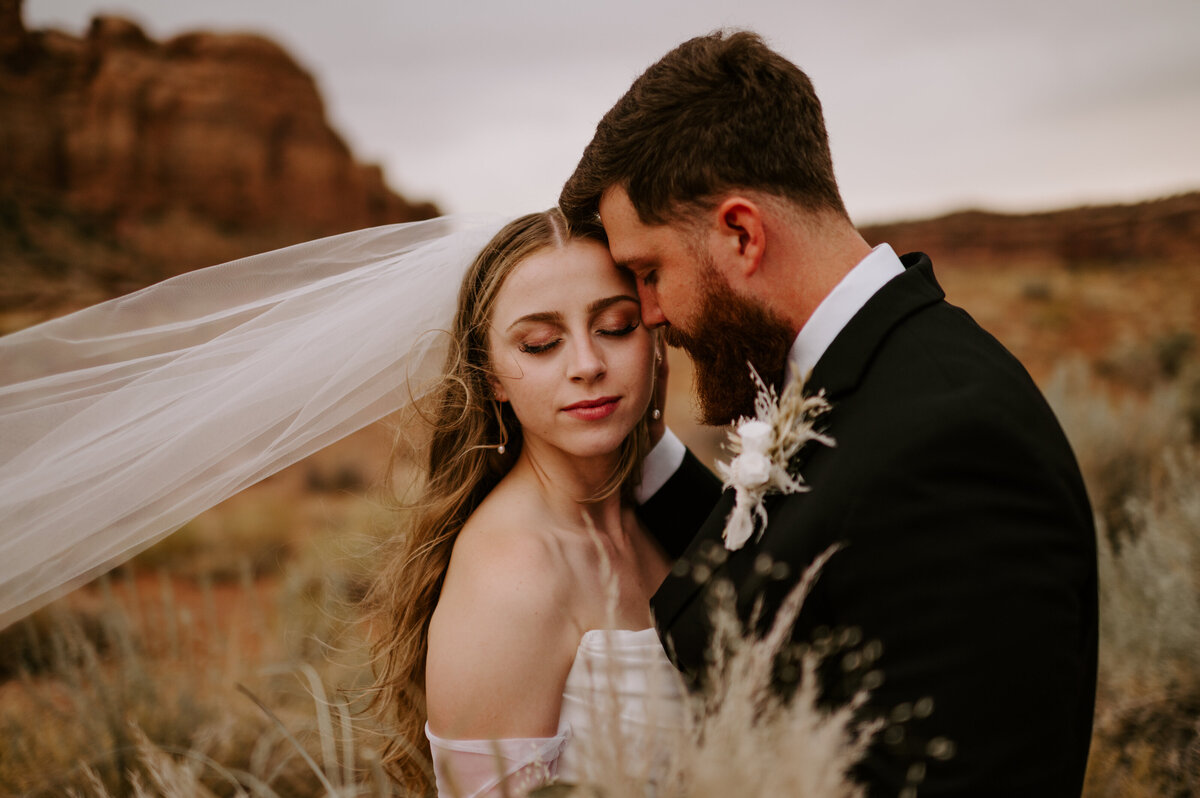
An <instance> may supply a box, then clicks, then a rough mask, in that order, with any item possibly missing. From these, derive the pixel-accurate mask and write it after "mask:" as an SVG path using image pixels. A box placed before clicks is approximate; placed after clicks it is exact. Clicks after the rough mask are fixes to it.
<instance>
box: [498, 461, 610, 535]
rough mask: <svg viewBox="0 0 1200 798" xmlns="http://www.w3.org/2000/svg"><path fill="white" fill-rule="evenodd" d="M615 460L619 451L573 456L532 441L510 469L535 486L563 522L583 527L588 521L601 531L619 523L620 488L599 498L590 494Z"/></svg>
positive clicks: (605, 480)
mask: <svg viewBox="0 0 1200 798" xmlns="http://www.w3.org/2000/svg"><path fill="white" fill-rule="evenodd" d="M619 464H620V453H619V452H613V453H610V454H606V455H599V456H596V457H576V456H574V455H570V454H567V453H566V452H563V451H562V450H560V449H556V448H554V447H549V446H539V445H537V444H534V445H532V446H529V445H527V446H526V447H525V448H524V449H522V451H521V456H520V458H519V459H518V460H517V464H516V465H515V466H514V467H513V471H514V472H516V473H517V474H518V475H519V476H520V477H521V478H523V479H528V480H529V481H530V482H531V483H532V484H533V485H534V486H535V488H536V490H537V491H538V493H539V494H540V497H541V501H542V502H543V505H544V506H545V507H546V509H547V510H549V512H550V513H551V514H552V515H553V516H554V517H555V518H557V519H559V520H560V521H561V522H562V524H563V525H565V526H568V527H580V528H584V527H586V526H587V525H588V524H589V523H590V524H591V526H592V527H593V528H594V529H595V530H596V531H597V532H600V533H604V532H606V531H616V530H617V529H618V528H619V527H620V523H621V495H620V491H616V492H614V493H613V495H611V496H608V497H607V498H605V499H602V500H600V501H594V497H595V496H596V495H597V494H598V493H600V491H601V490H602V489H603V488H604V486H605V485H606V484H607V483H608V481H609V480H610V479H611V478H612V474H613V472H614V471H615V470H616V469H617V467H618V465H619ZM585 518H586V519H587V520H584V519H585Z"/></svg>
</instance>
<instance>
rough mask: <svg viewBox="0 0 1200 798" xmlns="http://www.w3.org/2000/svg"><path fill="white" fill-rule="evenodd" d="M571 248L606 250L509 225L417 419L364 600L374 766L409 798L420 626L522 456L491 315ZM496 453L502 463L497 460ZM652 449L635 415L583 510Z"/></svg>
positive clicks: (488, 251) (598, 230) (423, 631)
mask: <svg viewBox="0 0 1200 798" xmlns="http://www.w3.org/2000/svg"><path fill="white" fill-rule="evenodd" d="M575 240H593V241H598V242H600V243H602V244H607V239H606V238H605V236H604V229H603V228H602V227H601V226H600V224H599V222H595V221H588V222H584V223H581V224H577V225H574V226H571V225H569V224H568V223H567V221H566V219H565V218H564V217H563V215H562V213H561V212H560V211H559V210H558V209H557V208H555V209H551V210H549V211H546V212H544V213H534V214H529V215H526V216H522V217H521V218H519V219H516V220H514V221H512V222H510V223H509V224H508V225H506V226H505V227H504V228H503V229H502V230H501V231H500V232H499V233H497V234H496V235H495V236H494V237H493V238H492V240H491V241H490V242H489V243H488V245H487V246H486V247H484V249H483V250H482V251H481V252H480V253H479V255H478V256H477V257H476V258H475V261H474V262H473V263H472V265H471V267H470V269H469V270H468V272H467V274H466V276H465V278H464V280H463V284H462V288H461V289H460V291H459V296H458V309H457V312H456V313H455V316H454V326H453V328H452V329H451V330H450V332H449V334H450V336H451V337H452V346H451V352H450V355H449V357H448V359H447V362H446V368H445V370H444V374H443V378H442V380H441V383H440V384H439V386H438V388H437V389H436V390H434V391H433V392H432V394H431V395H430V398H429V400H428V401H427V402H425V403H424V406H423V408H422V413H421V414H422V416H423V417H424V418H425V420H426V421H427V422H428V423H429V425H430V427H431V440H430V443H429V450H428V460H427V464H426V469H425V480H424V483H423V485H422V487H421V495H420V498H419V499H418V500H417V501H416V502H415V503H413V504H408V505H405V510H406V511H407V512H406V516H407V521H408V529H407V531H406V532H404V533H402V534H401V533H398V534H396V535H395V536H394V537H393V539H392V540H391V541H389V543H388V544H387V551H386V553H385V556H384V557H383V560H382V563H383V564H382V566H381V569H380V571H379V573H378V575H377V576H376V578H375V580H374V582H373V583H372V585H371V588H370V589H369V591H368V592H367V595H366V598H365V600H364V603H365V608H366V612H367V617H368V618H369V619H370V622H371V634H372V645H371V653H372V659H373V662H374V665H375V683H374V688H373V706H374V708H375V710H376V713H377V715H378V716H379V717H380V718H381V719H382V720H383V721H384V728H385V729H388V730H389V732H390V733H391V734H390V736H389V737H388V739H387V743H386V744H385V747H384V751H383V764H384V766H385V767H386V768H387V770H388V772H389V773H390V774H391V775H392V776H393V777H394V778H396V779H397V780H398V781H400V782H401V783H402V784H403V785H405V787H407V788H408V789H410V790H415V791H417V792H418V793H424V792H426V791H428V790H430V789H432V787H433V784H432V782H431V775H432V774H431V772H430V769H429V766H428V763H429V761H430V752H429V743H428V741H427V739H426V738H425V732H424V726H425V721H426V717H427V713H426V708H425V693H424V684H425V660H426V655H427V653H428V648H429V619H430V617H431V616H432V614H433V609H434V607H435V606H436V605H437V601H438V596H439V594H440V593H441V589H442V583H443V580H444V578H445V574H446V568H447V567H448V565H449V563H450V552H451V550H452V549H453V547H454V541H455V539H456V538H457V536H458V532H459V530H461V529H462V527H463V524H465V523H466V521H467V518H469V517H470V515H471V514H472V513H473V512H474V511H475V509H476V508H477V507H478V506H479V504H480V502H482V501H483V499H484V497H486V496H487V495H488V493H489V492H490V491H491V490H492V488H493V487H495V486H496V484H497V483H498V482H499V481H500V480H501V478H503V477H504V475H505V474H507V473H508V471H509V469H510V468H512V466H513V464H514V463H515V462H516V459H517V457H518V456H519V454H520V451H521V441H522V439H521V427H520V424H519V423H518V422H517V419H516V416H515V415H514V414H513V412H512V408H511V407H509V405H508V404H507V403H505V404H500V403H498V402H496V400H495V399H494V398H493V396H492V390H491V388H490V387H489V384H488V376H489V374H491V363H490V357H489V348H488V343H489V342H488V329H489V326H490V324H491V318H492V310H493V307H494V306H495V302H496V296H497V294H498V293H499V291H500V288H501V286H502V285H503V284H504V281H505V279H506V278H507V277H508V275H509V274H511V273H512V271H513V270H514V269H515V268H516V267H517V266H518V265H519V264H520V263H521V262H522V261H524V260H525V259H526V258H528V257H529V256H531V255H533V254H534V253H536V252H540V251H542V250H545V249H550V248H554V249H562V248H564V247H565V246H566V245H567V244H569V243H570V242H571V241H575ZM501 442H504V443H505V447H504V449H505V451H504V453H503V454H501V453H500V452H498V451H497V445H498V444H500V443H501ZM649 445H650V443H649V433H648V429H647V416H643V417H642V419H641V420H640V421H639V422H638V424H637V425H636V427H635V428H634V429H633V431H632V432H631V433H630V434H629V435H628V436H627V437H626V439H625V441H624V442H623V443H622V447H621V457H620V461H619V464H618V466H617V468H616V470H615V471H614V473H613V474H612V476H611V478H610V479H609V480H608V481H607V482H606V483H605V485H604V486H603V487H602V488H601V489H600V490H599V491H598V492H597V495H596V496H594V497H592V500H593V501H600V500H603V499H606V498H609V497H611V496H613V495H614V494H615V493H617V492H618V491H620V492H622V494H623V495H624V496H626V498H628V496H629V491H631V489H632V486H634V485H636V484H637V482H638V481H639V480H640V478H641V463H642V460H643V458H644V457H645V454H646V452H647V451H648V450H649Z"/></svg>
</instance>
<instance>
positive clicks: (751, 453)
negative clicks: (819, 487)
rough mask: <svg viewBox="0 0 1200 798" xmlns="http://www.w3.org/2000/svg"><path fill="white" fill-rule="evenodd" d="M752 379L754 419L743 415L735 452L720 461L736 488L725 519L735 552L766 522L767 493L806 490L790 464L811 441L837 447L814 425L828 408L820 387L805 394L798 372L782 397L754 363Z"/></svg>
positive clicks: (732, 437)
mask: <svg viewBox="0 0 1200 798" xmlns="http://www.w3.org/2000/svg"><path fill="white" fill-rule="evenodd" d="M750 378H751V379H753V380H754V383H755V385H756V386H757V388H758V395H757V396H756V397H755V399H754V418H744V417H743V418H741V419H739V420H738V422H737V424H736V426H735V428H734V429H731V430H730V431H729V443H728V447H729V449H730V451H731V452H733V454H734V457H733V459H732V460H731V461H730V462H728V463H717V471H718V472H719V473H720V475H721V478H722V479H723V480H724V481H725V487H726V488H733V489H734V490H735V491H736V496H737V499H736V503H735V504H734V507H733V512H731V513H730V514H729V518H728V519H727V520H726V522H725V533H724V538H725V548H727V549H729V550H730V551H737V550H738V549H740V548H741V547H742V546H744V545H746V541H747V540H749V539H750V536H751V535H752V534H754V532H755V529H757V530H758V533H759V535H761V534H762V532H763V530H764V529H766V527H767V511H766V509H764V508H763V498H764V497H765V496H766V495H767V494H768V493H783V494H788V493H800V492H802V491H806V490H808V486H807V485H805V484H804V481H803V479H801V477H800V475H799V474H797V475H794V476H793V475H792V474H791V473H790V472H789V471H788V464H789V463H790V462H791V459H792V458H793V457H794V456H795V455H796V453H797V452H798V451H800V448H801V447H802V446H804V445H805V444H806V443H808V442H809V441H816V442H818V443H823V444H825V445H826V446H833V445H834V441H833V438H831V437H829V436H828V435H824V434H822V433H820V432H818V431H817V430H816V427H815V426H814V425H815V423H816V420H817V419H818V418H819V417H820V416H821V414H823V413H825V412H826V411H828V410H829V402H827V401H826V400H825V393H824V391H821V392H819V393H817V394H815V395H813V396H805V395H804V380H803V379H801V378H799V377H797V378H796V379H794V380H792V383H791V384H790V385H789V386H788V387H787V388H785V389H784V391H783V396H782V397H781V396H778V395H777V394H776V392H775V389H774V388H773V387H771V386H769V385H767V384H766V383H764V382H763V380H762V377H760V376H758V372H757V371H755V370H754V367H753V366H751V367H750Z"/></svg>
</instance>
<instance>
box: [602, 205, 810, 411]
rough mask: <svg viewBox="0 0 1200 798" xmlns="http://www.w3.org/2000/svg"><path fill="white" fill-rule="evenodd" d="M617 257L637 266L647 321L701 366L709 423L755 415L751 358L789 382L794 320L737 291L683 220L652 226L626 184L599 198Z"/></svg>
mask: <svg viewBox="0 0 1200 798" xmlns="http://www.w3.org/2000/svg"><path fill="white" fill-rule="evenodd" d="M600 217H601V220H602V221H603V223H604V229H605V232H606V233H607V234H608V243H609V250H610V251H611V252H612V256H613V260H615V261H616V262H617V264H618V265H620V266H623V267H624V268H626V269H628V270H629V271H631V272H633V275H634V277H635V278H636V280H637V288H638V295H639V298H640V300H641V303H642V320H643V322H644V323H645V325H646V326H647V327H662V328H664V339H665V340H666V342H667V344H668V345H670V346H675V347H679V348H681V349H683V350H684V351H685V352H687V353H688V355H689V357H691V359H692V362H693V364H694V365H695V379H696V385H695V387H696V397H697V400H698V402H699V405H700V414H701V420H702V421H703V422H704V423H705V424H726V423H729V422H731V421H734V420H736V419H737V418H738V417H739V416H744V415H753V414H754V396H755V390H754V384H753V382H752V381H751V380H750V374H749V369H748V367H747V364H748V363H749V364H753V365H754V368H755V370H757V371H758V373H759V374H760V375H761V376H762V378H763V379H764V380H766V381H767V382H768V383H769V384H774V385H776V386H777V387H779V386H781V385H782V382H783V376H784V369H785V367H786V363H787V355H788V350H789V349H790V348H791V345H792V338H793V333H792V331H791V329H790V328H789V326H788V325H787V323H786V322H785V321H784V320H783V319H780V318H778V317H777V316H776V315H775V314H773V313H771V312H770V311H769V310H768V309H767V308H764V307H763V306H761V305H760V304H759V303H757V302H755V301H754V300H752V299H750V298H748V297H744V296H742V295H741V294H739V293H737V292H736V291H735V290H734V289H733V287H732V286H730V285H729V282H728V281H727V280H726V279H725V277H724V276H723V275H722V274H721V273H720V271H719V269H718V268H717V266H716V265H715V264H714V262H713V259H712V257H711V255H710V254H709V252H708V249H707V246H706V245H705V244H704V242H703V241H701V240H699V236H698V235H697V234H696V233H695V231H694V230H691V229H688V228H687V227H686V226H684V225H670V224H667V225H646V224H643V223H642V221H641V219H639V218H638V215H637V211H636V209H634V207H633V203H632V202H630V200H629V196H628V195H627V194H626V193H625V191H624V189H621V188H619V187H614V188H611V189H609V190H608V191H606V192H605V194H604V196H603V197H602V198H601V200H600Z"/></svg>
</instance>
